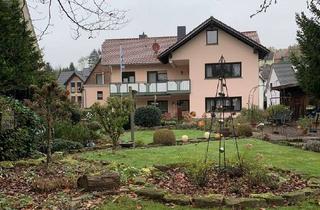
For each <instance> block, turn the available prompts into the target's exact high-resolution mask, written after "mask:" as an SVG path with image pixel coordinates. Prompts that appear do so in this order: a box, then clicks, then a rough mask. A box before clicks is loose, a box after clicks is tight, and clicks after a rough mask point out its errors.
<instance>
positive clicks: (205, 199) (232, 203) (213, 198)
mask: <svg viewBox="0 0 320 210" xmlns="http://www.w3.org/2000/svg"><path fill="white" fill-rule="evenodd" d="M131 191H133V192H135V193H136V194H137V195H138V196H142V197H145V198H147V199H151V200H155V201H160V202H164V203H173V204H176V205H192V206H194V207H198V208H213V207H221V206H226V207H232V208H235V207H236V208H239V207H241V208H257V207H260V208H263V207H272V206H284V205H294V204H297V203H299V202H301V201H305V200H307V199H310V198H314V197H315V196H317V195H320V178H311V179H309V180H308V185H307V187H306V188H304V189H301V190H297V191H293V192H287V193H283V194H281V195H275V194H273V193H262V194H251V195H250V197H239V198H237V197H228V196H223V195H222V194H209V195H205V196H199V195H197V196H189V195H184V194H172V193H169V192H167V191H165V190H163V189H157V188H154V187H140V188H139V187H138V188H133V189H131Z"/></svg>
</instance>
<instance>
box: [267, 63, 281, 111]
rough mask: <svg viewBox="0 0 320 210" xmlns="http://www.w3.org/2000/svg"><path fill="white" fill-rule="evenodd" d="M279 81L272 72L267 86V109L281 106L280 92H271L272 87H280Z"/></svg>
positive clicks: (272, 71)
mask: <svg viewBox="0 0 320 210" xmlns="http://www.w3.org/2000/svg"><path fill="white" fill-rule="evenodd" d="M278 85H279V80H278V77H277V75H276V73H275V71H274V69H272V70H271V74H270V78H269V81H268V82H267V84H266V98H267V107H269V106H271V105H276V104H280V92H279V91H276V90H271V87H272V86H273V87H274V86H278Z"/></svg>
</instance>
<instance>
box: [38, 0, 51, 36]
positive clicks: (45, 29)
mask: <svg viewBox="0 0 320 210" xmlns="http://www.w3.org/2000/svg"><path fill="white" fill-rule="evenodd" d="M51 5H52V0H49V6H48V22H47V25H46V27H45V28H44V30H43V31H42V32H41V33H40V35H39V40H42V38H43V36H44V35H46V34H47V31H48V29H49V27H50V25H51Z"/></svg>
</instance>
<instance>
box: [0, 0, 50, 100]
mask: <svg viewBox="0 0 320 210" xmlns="http://www.w3.org/2000/svg"><path fill="white" fill-rule="evenodd" d="M42 66H43V63H42V61H41V53H40V52H39V51H38V49H37V47H36V39H35V37H33V36H32V34H31V32H30V31H29V30H28V29H27V22H26V21H25V20H24V18H23V14H22V10H21V7H20V6H19V2H18V0H12V1H11V2H10V3H9V2H8V1H6V0H0V70H1V71H0V94H3V95H7V96H12V97H14V98H17V99H24V98H26V97H28V88H29V86H30V85H31V84H37V82H38V79H39V77H41V76H42V75H43V74H44V72H39V69H41V67H42Z"/></svg>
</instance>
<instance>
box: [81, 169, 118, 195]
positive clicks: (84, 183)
mask: <svg viewBox="0 0 320 210" xmlns="http://www.w3.org/2000/svg"><path fill="white" fill-rule="evenodd" d="M77 186H78V188H82V189H84V190H85V191H106V192H109V193H116V192H117V191H118V190H119V188H120V175H119V174H118V173H112V172H110V173H107V174H104V175H101V176H89V175H84V176H81V177H79V179H78V181H77Z"/></svg>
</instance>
